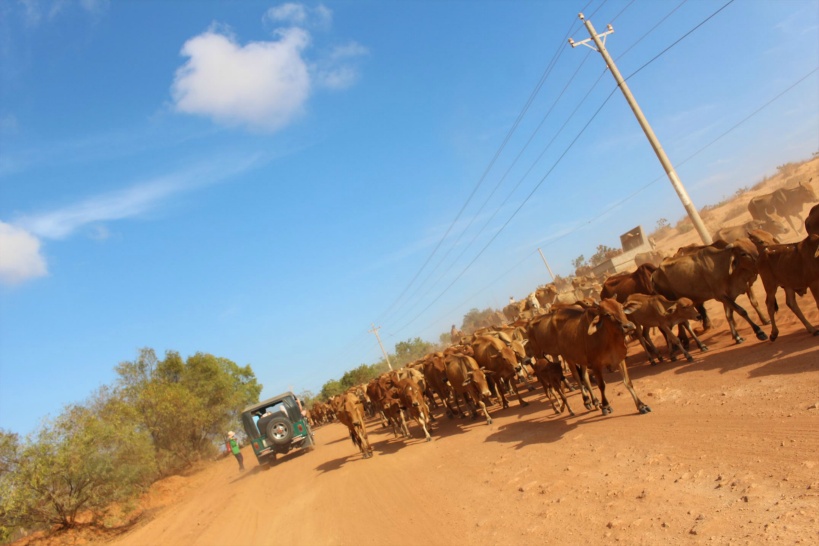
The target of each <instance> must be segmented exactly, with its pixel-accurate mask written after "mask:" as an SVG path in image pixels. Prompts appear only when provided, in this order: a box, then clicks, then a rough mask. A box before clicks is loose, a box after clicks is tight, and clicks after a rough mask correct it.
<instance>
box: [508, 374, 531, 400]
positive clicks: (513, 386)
mask: <svg viewBox="0 0 819 546" xmlns="http://www.w3.org/2000/svg"><path fill="white" fill-rule="evenodd" d="M514 379H515V376H512V377H511V378H510V379H509V385H510V386H511V387H512V390H513V391H515V396H517V397H518V402H520V405H521V406H523V407H526V406H528V405H529V402H527V401H525V400H524V399H523V397H522V396H521V395H520V391H518V384H517V382H516V381H515V380H514Z"/></svg>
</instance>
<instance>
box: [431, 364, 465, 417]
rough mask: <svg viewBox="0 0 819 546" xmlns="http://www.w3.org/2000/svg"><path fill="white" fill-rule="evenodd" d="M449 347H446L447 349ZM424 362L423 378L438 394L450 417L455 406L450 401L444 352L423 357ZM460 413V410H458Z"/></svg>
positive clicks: (450, 391) (453, 413) (450, 390)
mask: <svg viewBox="0 0 819 546" xmlns="http://www.w3.org/2000/svg"><path fill="white" fill-rule="evenodd" d="M450 349H451V348H449V349H447V350H448V351H449V350H450ZM423 364H424V369H423V372H424V378H425V379H426V380H427V385H428V387H429V389H430V390H431V391H432V392H434V393H435V394H437V395H438V398H440V399H441V402H443V404H444V406H445V407H446V416H447V417H449V418H450V419H452V417H453V416H454V415H455V413H456V411H455V408H454V407H453V406H452V402H451V401H450V394H451V393H452V389H451V388H450V386H449V383H447V377H446V364H445V362H444V353H441V352H438V353H432V354H430V355H427V356H426V357H425V358H424V359H423ZM458 413H460V412H458Z"/></svg>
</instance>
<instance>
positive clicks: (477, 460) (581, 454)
mask: <svg viewBox="0 0 819 546" xmlns="http://www.w3.org/2000/svg"><path fill="white" fill-rule="evenodd" d="M757 293H758V294H760V297H764V296H763V294H764V291H763V290H762V288H761V286H760V285H759V284H758V285H757ZM782 299H783V298H782V294H781V291H780V311H779V314H778V318H779V320H780V324H781V328H782V332H783V334H782V336H781V337H780V339H778V340H777V341H776V342H775V343H771V342H769V341H764V342H763V341H757V340H756V339H755V337H754V336H753V332H752V331H751V329H750V328H749V327H748V325H747V324H746V323H745V322H744V321H742V319H741V318H738V319H737V321H738V326H739V328H740V334H741V335H743V336H744V337H745V338H746V339H747V341H746V342H745V343H744V344H742V345H734V343H733V341H732V340H731V339H730V337H729V335H728V332H727V327H726V324H725V319H724V315H723V313H722V306H721V305H713V302H711V304H709V307H708V309H709V313H710V314H711V316H712V317H713V318H714V319H715V320H714V328H713V329H712V330H711V331H709V332H707V333H706V334H705V335H704V336H702V337H703V341H704V342H705V343H706V344H708V345H709V346H710V347H711V351H710V352H708V353H700V352H699V351H697V350H695V351H694V352H693V353H692V354H693V356H694V357H695V361H694V362H693V363H688V362H685V360H682V361H677V362H674V363H669V362H668V361H667V360H666V361H665V362H664V363H662V364H660V365H658V366H655V367H652V366H649V365H648V364H647V363H646V359H645V357H644V355H643V352H642V349H641V348H640V347H639V345H637V344H632V345H630V351H629V355H630V356H629V363H630V370H631V377H632V379H633V381H634V385H635V388H636V390H637V393H638V394H639V395H640V397H641V398H642V399H643V401H645V402H646V403H647V404H649V405H650V406H651V408H652V410H653V411H652V412H651V413H649V414H647V415H639V414H638V413H637V410H636V408H635V407H634V403H633V401H632V399H631V396H629V394H628V392H627V391H626V389H625V387H624V386H623V384H622V382H621V381H620V374H619V372H615V373H611V374H608V376H607V381H608V382H611V383H610V387H609V388H610V392H611V394H610V395H609V396H610V400H611V402H612V406H613V408H614V413H613V414H612V415H610V416H606V417H603V416H601V414H600V411H599V410H595V411H587V410H585V408H584V407H583V404H582V400H581V398H580V394H579V392H573V393H570V394H569V402H570V404H571V406H572V408H573V409H574V410H575V412H576V413H577V416H576V417H568V416H566V415H565V414H564V415H563V416H556V415H554V413H553V410H552V407H551V403H549V402H547V401H546V400H545V398H544V396H543V391H542V389H541V388H540V387H538V389H537V390H536V391H534V392H526V391H525V389H524V392H525V398H526V399H527V400H528V401H529V402H531V404H530V405H529V406H528V407H526V408H521V407H520V406H519V405H518V403H517V401H512V402H511V407H510V408H509V409H506V410H500V409H499V408H498V406H494V407H493V408H491V413H492V417H493V419H494V423H493V424H492V425H489V426H487V424H486V421H485V420H484V419H477V420H474V421H473V420H471V419H454V420H447V419H446V418H445V417H443V416H442V412H441V409H440V408H439V409H438V410H435V414H436V415H437V416H438V417H439V420H438V422H437V425H436V426H435V429H434V432H433V441H432V442H430V443H427V442H424V441H423V440H422V439H421V436H422V433H421V431H420V429H419V428H418V427H417V425H415V424H414V423H411V424H410V431H411V432H412V433H413V435H414V437H413V439H412V440H409V441H405V440H403V439H394V438H393V434H392V432H388V431H387V430H385V429H382V428H381V427H380V424H378V423H377V422H376V421H374V420H372V421H370V422H369V431H370V440H371V441H372V442H373V444H374V449H375V456H374V457H373V458H372V459H368V460H364V459H362V458H361V455H360V454H359V452H358V451H357V450H356V449H355V447H354V446H353V445H352V443H351V441H350V440H349V438H348V436H347V433H346V429H345V428H344V427H343V426H342V425H339V424H332V425H327V426H323V427H320V428H318V429H317V430H316V439H317V442H318V447H317V449H316V450H315V451H313V452H310V453H292V454H289V455H288V456H287V457H284V458H283V459H280V461H279V462H278V463H277V464H276V465H275V466H274V467H271V468H261V467H259V466H257V464H256V462H255V458H254V456H253V453H252V452H251V451H250V450H248V449H245V451H244V454H245V464H246V466H247V468H248V470H246V471H245V472H243V473H240V472H239V471H238V467H237V464H236V461H235V460H234V459H233V458H232V457H231V458H228V459H223V460H221V461H219V462H217V463H214V464H213V465H211V466H209V467H207V468H206V469H204V470H203V471H202V472H200V473H198V474H196V475H194V476H192V477H190V478H185V479H182V478H179V479H177V480H176V481H175V482H174V483H173V484H172V485H171V486H168V485H167V484H165V487H166V488H167V487H170V492H169V493H168V494H169V495H172V496H174V497H175V500H174V501H173V502H171V503H170V504H168V505H167V506H164V507H162V508H158V509H156V510H155V511H154V512H153V513H152V514H151V516H150V517H145V518H143V519H142V520H141V521H140V523H138V524H137V525H136V526H134V527H133V528H132V529H131V530H130V531H128V532H127V533H125V534H123V535H121V536H120V537H118V538H116V539H115V540H113V541H111V542H108V544H113V545H116V546H133V545H137V546H145V545H154V544H164V545H170V544H184V545H219V546H224V545H256V544H287V545H289V546H293V545H348V544H349V545H353V544H355V545H374V546H375V545H377V546H384V545H403V544H407V545H410V544H412V545H417V544H424V545H426V544H446V545H452V544H472V545H475V544H492V545H504V544H514V545H520V544H546V543H565V544H585V543H600V542H601V541H606V542H610V541H611V542H614V541H616V542H620V543H623V544H651V545H656V544H692V543H703V542H707V543H709V544H728V543H731V544H759V543H770V544H795V543H804V544H817V543H819V338H816V337H812V336H811V335H809V334H808V333H807V332H806V331H805V330H804V329H803V327H802V325H801V324H800V323H798V322H797V321H796V319H795V317H794V316H793V314H792V313H791V312H790V310H788V309H787V308H786V307H785V305H784V301H782ZM799 301H800V304H801V307H802V309H803V310H804V311H806V314H807V316H808V318H809V320H811V321H812V322H813V323H814V324H817V322H819V313H817V311H816V308H815V305H814V303H813V299H812V298H810V297H807V298H800V300H799ZM739 303H740V305H747V300H745V298H744V296H742V297H740V298H739ZM747 308H748V309H749V310H750V306H749V305H748V306H747ZM750 313H751V314H752V315H754V313H753V311H752V310H750ZM754 318H756V317H755V316H754ZM763 328H764V329H765V331H766V332H767V331H769V327H767V326H765V327H763ZM658 347H662V348H661V350H665V344H664V342H663V341H662V340H659V341H658Z"/></svg>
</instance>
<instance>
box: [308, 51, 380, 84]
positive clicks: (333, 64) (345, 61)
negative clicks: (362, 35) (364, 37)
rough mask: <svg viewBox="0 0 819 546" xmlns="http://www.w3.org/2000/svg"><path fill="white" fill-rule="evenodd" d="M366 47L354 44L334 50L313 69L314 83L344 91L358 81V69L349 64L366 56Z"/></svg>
mask: <svg viewBox="0 0 819 546" xmlns="http://www.w3.org/2000/svg"><path fill="white" fill-rule="evenodd" d="M368 53H369V51H368V50H367V48H366V47H364V46H362V45H361V44H357V43H355V42H350V43H349V44H346V45H343V46H338V47H336V48H334V49H333V50H332V51H331V52H330V54H329V55H328V56H327V58H326V59H325V60H322V61H319V62H318V63H317V64H316V66H315V67H314V69H313V72H314V74H315V78H316V83H317V84H319V85H321V86H323V87H327V88H329V89H346V88H348V87H351V86H352V85H353V84H354V83H355V82H356V81H357V80H358V69H357V68H356V67H355V66H353V65H351V64H349V62H350V61H351V60H352V59H354V58H356V57H361V56H363V55H366V54H368Z"/></svg>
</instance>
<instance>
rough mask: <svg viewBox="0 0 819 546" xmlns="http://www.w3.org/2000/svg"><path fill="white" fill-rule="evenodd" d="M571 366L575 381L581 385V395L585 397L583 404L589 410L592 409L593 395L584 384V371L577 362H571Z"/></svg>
mask: <svg viewBox="0 0 819 546" xmlns="http://www.w3.org/2000/svg"><path fill="white" fill-rule="evenodd" d="M569 368H570V370H571V372H572V377H574V380H575V382H576V383H577V384H578V385H579V386H580V395H581V396H582V397H583V405H584V406H585V407H586V409H587V410H590V409H592V408H593V407H594V406H593V405H592V401H591V396H589V394H588V391H586V389H585V387H584V385H583V371H582V370H581V369H580V366H577V365H576V364H570V365H569Z"/></svg>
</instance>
